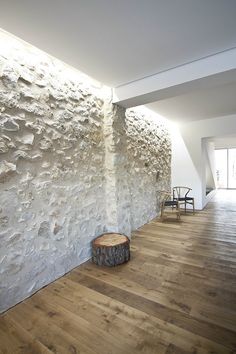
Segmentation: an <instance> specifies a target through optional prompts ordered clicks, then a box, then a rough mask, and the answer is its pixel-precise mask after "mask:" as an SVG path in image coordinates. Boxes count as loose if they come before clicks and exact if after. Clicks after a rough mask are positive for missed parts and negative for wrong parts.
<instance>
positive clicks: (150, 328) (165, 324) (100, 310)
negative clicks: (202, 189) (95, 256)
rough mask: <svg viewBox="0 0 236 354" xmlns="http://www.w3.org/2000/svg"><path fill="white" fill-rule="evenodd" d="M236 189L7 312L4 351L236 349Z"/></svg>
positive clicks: (141, 233) (111, 353) (1, 334)
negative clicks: (119, 258)
mask: <svg viewBox="0 0 236 354" xmlns="http://www.w3.org/2000/svg"><path fill="white" fill-rule="evenodd" d="M235 215H236V191H224V192H218V194H217V196H216V197H215V198H214V200H213V201H212V202H211V203H209V205H208V206H207V208H206V209H205V210H204V211H201V212H196V214H195V215H192V214H190V213H187V214H186V215H182V217H181V222H179V221H176V220H173V219H169V220H166V221H165V222H163V223H162V222H160V221H159V220H153V221H152V222H150V223H149V224H147V225H145V226H143V227H141V228H140V229H139V230H136V231H135V232H133V238H132V242H131V261H130V262H129V263H126V264H124V265H121V266H118V267H115V268H107V267H97V266H96V265H94V264H92V263H91V262H87V263H85V264H83V265H81V266H79V267H77V268H76V269H74V270H73V271H72V272H70V273H68V274H67V275H66V276H64V277H62V278H61V279H58V280H57V281H55V282H54V283H52V284H50V285H48V286H47V287H45V288H44V289H42V290H41V291H39V292H38V293H36V294H35V295H33V296H32V297H31V298H29V299H27V300H25V301H24V302H22V303H21V304H19V305H17V306H15V307H14V308H12V309H11V310H9V311H7V312H6V313H5V314H3V315H2V316H1V318H0V353H4V354H8V353H9V354H12V353H19V354H20V353H21V354H25V353H26V354H27V353H32V354H35V353H36V354H37V353H45V354H46V353H72V354H74V353H83V354H101V353H103V354H119V353H122V354H126V353H127V354H133V353H134V354H135V353H146V354H191V353H194V354H199V353H201V354H213V353H215V354H221V353H222V354H226V353H231V354H232V353H236V257H235V256H236V231H235V230H236V218H235Z"/></svg>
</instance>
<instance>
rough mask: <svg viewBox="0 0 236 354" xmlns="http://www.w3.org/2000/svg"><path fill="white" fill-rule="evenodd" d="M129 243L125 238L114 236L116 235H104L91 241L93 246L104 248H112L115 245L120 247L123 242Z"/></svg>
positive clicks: (119, 235)
mask: <svg viewBox="0 0 236 354" xmlns="http://www.w3.org/2000/svg"><path fill="white" fill-rule="evenodd" d="M127 241H129V239H128V237H127V236H124V235H121V234H116V233H109V234H104V235H102V236H100V237H98V238H96V239H95V240H94V241H93V245H94V246H105V247H112V246H116V245H121V244H123V243H125V242H127Z"/></svg>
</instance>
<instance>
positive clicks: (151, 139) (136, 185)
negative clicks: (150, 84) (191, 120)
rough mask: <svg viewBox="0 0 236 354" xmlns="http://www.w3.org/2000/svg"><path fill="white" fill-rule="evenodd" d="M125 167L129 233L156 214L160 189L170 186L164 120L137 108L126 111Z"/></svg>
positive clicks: (169, 149)
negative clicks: (128, 194)
mask: <svg viewBox="0 0 236 354" xmlns="http://www.w3.org/2000/svg"><path fill="white" fill-rule="evenodd" d="M125 123H126V140H127V162H128V164H127V166H128V174H129V189H130V215H131V228H132V230H134V229H136V228H138V227H139V226H141V225H144V224H145V223H147V222H148V221H150V220H151V219H153V218H154V217H155V216H156V215H157V213H158V212H159V199H160V194H159V193H158V191H160V190H169V189H170V183H171V140H170V136H169V132H168V129H167V126H166V124H165V122H164V121H162V120H160V119H158V118H157V115H155V114H154V113H152V112H151V111H149V110H141V109H140V108H139V107H137V108H132V109H127V111H126V119H125Z"/></svg>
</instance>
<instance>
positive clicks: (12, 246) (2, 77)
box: [0, 41, 106, 310]
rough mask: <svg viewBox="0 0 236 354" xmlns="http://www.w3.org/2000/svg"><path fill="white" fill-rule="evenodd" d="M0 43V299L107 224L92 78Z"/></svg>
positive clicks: (45, 277)
mask: <svg viewBox="0 0 236 354" xmlns="http://www.w3.org/2000/svg"><path fill="white" fill-rule="evenodd" d="M5 43H6V42H5V41H3V43H0V47H1V53H0V198H1V205H0V244H1V249H0V263H1V265H0V305H1V307H0V308H1V310H3V309H5V308H7V307H8V306H10V305H13V304H14V303H16V302H17V301H19V300H21V299H22V298H23V297H26V296H28V295H29V294H31V293H33V292H34V291H36V290H37V289H39V288H40V287H42V286H43V285H45V284H47V283H49V282H50V281H52V280H54V279H55V278H57V277H59V276H60V275H62V274H64V273H66V272H67V271H69V270H70V269H71V268H73V267H75V266H77V265H78V264H79V263H81V262H83V261H85V260H87V259H88V258H90V251H91V247H90V244H91V240H92V239H93V238H94V237H96V236H98V235H100V234H101V233H102V232H103V231H104V230H106V205H105V200H104V194H105V180H104V168H105V167H104V166H105V165H104V159H105V150H104V140H103V126H102V120H103V104H104V102H103V98H102V97H101V96H104V95H102V90H101V87H100V86H97V87H96V86H95V83H94V82H93V81H92V80H90V81H89V79H88V78H86V77H85V76H83V75H81V74H80V73H79V72H76V71H71V69H69V68H68V67H67V66H65V65H64V64H63V63H60V62H59V61H57V60H55V59H52V58H50V57H49V56H47V55H44V54H43V53H41V52H40V51H37V50H36V49H34V48H32V47H30V46H29V47H27V46H24V45H23V44H21V43H20V42H19V43H18V42H17V43H14V45H13V46H9V47H7V48H4V44H5Z"/></svg>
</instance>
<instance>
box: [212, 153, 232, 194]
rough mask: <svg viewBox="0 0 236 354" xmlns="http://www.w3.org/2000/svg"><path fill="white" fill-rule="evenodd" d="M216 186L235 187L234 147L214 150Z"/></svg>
mask: <svg viewBox="0 0 236 354" xmlns="http://www.w3.org/2000/svg"><path fill="white" fill-rule="evenodd" d="M215 163H216V186H217V188H227V189H236V148H231V149H217V150H215Z"/></svg>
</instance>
